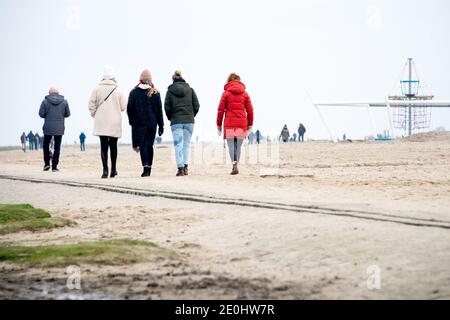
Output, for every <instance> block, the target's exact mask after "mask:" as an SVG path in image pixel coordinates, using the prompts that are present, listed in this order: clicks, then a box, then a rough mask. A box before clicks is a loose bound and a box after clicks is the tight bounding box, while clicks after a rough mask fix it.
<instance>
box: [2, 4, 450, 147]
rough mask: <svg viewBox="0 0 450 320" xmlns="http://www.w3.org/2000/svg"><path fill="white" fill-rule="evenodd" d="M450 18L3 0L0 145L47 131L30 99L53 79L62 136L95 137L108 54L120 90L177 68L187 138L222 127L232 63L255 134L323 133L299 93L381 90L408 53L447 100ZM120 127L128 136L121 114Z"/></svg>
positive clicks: (362, 129)
mask: <svg viewBox="0 0 450 320" xmlns="http://www.w3.org/2000/svg"><path fill="white" fill-rule="evenodd" d="M449 30H450V2H449V1H448V0H427V1H425V0H395V1H394V0H386V1H377V0H340V1H338V0H329V1H325V0H308V1H305V0H304V1H296V0H292V1H288V0H278V1H264V0H255V1H243V0H228V1H211V0H193V1H188V0H185V1H182V0H171V1H164V0H161V1H156V0H155V1H132V0H130V1H106V0H104V1H103V0H102V1H95V0H90V1H87V0H86V1H84V0H78V1H76V0H39V1H36V0H27V1H26V0H1V1H0V34H1V37H0V39H1V40H0V41H1V49H0V56H1V59H0V66H1V68H0V70H1V73H0V90H1V117H0V128H1V129H0V130H1V135H0V145H14V144H18V142H19V136H20V133H21V132H22V131H26V132H28V131H29V130H30V129H31V130H33V131H36V130H38V131H39V133H42V123H43V121H42V120H41V119H40V118H39V117H38V109H39V106H40V103H41V101H42V99H43V98H44V96H45V95H46V93H47V91H48V88H49V86H51V85H56V86H58V87H59V88H61V91H62V94H63V95H64V96H65V97H66V99H67V100H68V101H69V105H70V108H71V111H72V116H71V117H70V118H69V119H68V120H67V121H66V135H65V137H64V140H63V141H65V143H73V142H74V141H75V140H77V137H78V135H79V133H80V131H85V132H86V133H87V135H88V143H94V142H97V138H96V137H92V135H91V132H92V128H93V121H92V119H91V118H90V116H89V113H88V110H87V101H88V99H89V96H90V93H91V91H92V89H93V88H94V87H95V86H96V84H97V83H98V82H99V81H100V80H101V76H102V70H103V65H105V64H109V65H112V66H114V68H115V69H116V71H117V74H118V81H119V85H120V87H121V89H122V90H123V91H124V92H126V94H127V95H128V92H129V91H130V90H131V89H132V88H133V86H134V85H136V83H137V81H138V77H139V74H140V72H141V70H142V69H143V68H146V67H147V68H149V69H150V70H151V71H152V73H153V78H154V83H155V85H156V87H157V88H158V89H160V90H161V91H162V97H163V98H164V96H165V92H166V89H167V86H168V85H169V84H170V82H171V75H172V73H173V71H174V70H175V69H180V70H182V71H183V74H184V77H185V79H186V80H187V81H188V82H189V83H190V84H191V86H192V87H193V88H194V89H195V90H196V91H197V94H198V96H199V99H200V104H201V109H200V113H199V115H198V117H197V119H196V121H197V125H196V129H195V130H196V132H195V133H194V136H196V135H199V136H200V138H201V139H203V140H213V139H216V140H217V139H219V138H218V137H217V136H216V129H215V118H216V111H217V106H218V103H219V99H220V96H221V94H222V91H223V85H224V82H225V79H226V77H227V75H228V74H229V73H230V72H237V73H239V74H240V75H241V77H242V79H243V82H244V83H245V84H246V86H247V90H248V92H249V94H250V96H251V98H252V100H253V104H254V108H255V124H254V127H255V128H260V129H261V131H262V132H263V134H267V133H271V134H274V133H275V132H277V133H279V131H280V130H281V127H282V126H283V125H284V124H285V123H286V124H287V125H288V127H289V128H290V129H291V131H293V129H294V128H296V127H297V125H298V123H299V122H303V123H304V124H305V126H306V128H307V136H308V137H309V138H325V137H327V133H326V130H325V128H324V127H323V126H322V124H321V122H320V120H319V117H318V116H317V114H316V112H315V110H314V108H313V107H312V105H311V103H310V101H309V98H308V95H307V92H309V93H310V94H311V96H312V97H313V98H314V99H315V100H365V99H370V100H383V99H384V97H385V96H386V95H387V94H389V93H390V91H391V89H392V88H393V87H394V85H395V83H396V82H397V81H398V80H399V74H400V72H401V69H402V67H403V65H404V63H405V61H406V59H407V58H408V57H413V58H414V59H415V61H416V64H417V66H418V69H419V75H420V77H421V80H422V81H424V82H425V83H426V84H428V86H429V88H430V91H431V92H432V93H433V94H434V95H435V96H436V99H446V100H450V77H449V74H450V43H449V41H450V38H449V36H448V31H449ZM324 116H325V118H326V119H327V121H328V122H329V124H330V127H331V128H332V130H333V132H334V133H335V135H336V136H338V135H339V136H341V135H342V134H343V133H344V132H345V133H346V134H347V136H348V137H353V138H360V137H364V136H366V135H368V134H371V133H372V132H371V131H372V130H371V129H370V122H369V118H368V117H367V112H366V111H365V110H353V109H352V110H346V109H336V110H327V111H325V112H324ZM375 116H376V126H377V130H379V131H382V130H383V129H388V128H389V125H388V122H387V120H386V116H385V114H384V113H383V112H381V111H377V112H376V115H375ZM166 122H167V119H166ZM166 124H167V125H168V123H166ZM431 126H432V128H435V127H438V126H444V127H446V128H447V129H450V110H448V109H445V110H433V121H432V124H431ZM123 128H124V130H123V132H124V136H123V138H122V140H121V141H122V142H129V141H130V140H131V138H130V136H131V134H130V131H131V130H130V128H129V126H128V122H127V117H126V114H124V117H123ZM166 129H167V130H166V133H165V135H164V139H166V140H168V139H171V134H170V130H168V129H169V127H168V126H167V127H166ZM397 134H401V132H397Z"/></svg>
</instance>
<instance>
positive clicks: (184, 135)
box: [164, 71, 200, 177]
mask: <svg viewBox="0 0 450 320" xmlns="http://www.w3.org/2000/svg"><path fill="white" fill-rule="evenodd" d="M172 80H173V83H172V84H171V85H170V86H169V88H168V90H167V94H166V99H165V102H164V109H165V112H166V116H167V119H169V121H170V129H171V130H172V136H173V145H174V148H175V161H176V163H177V168H178V171H177V174H176V176H177V177H179V176H187V175H188V166H189V151H190V150H189V149H190V145H191V138H192V133H193V132H194V123H195V120H194V118H195V116H196V115H197V113H198V110H199V109H200V103H199V102H198V98H197V95H196V94H195V91H194V89H192V88H191V87H190V86H189V84H188V83H187V82H186V81H185V80H184V79H183V77H182V76H181V71H175V73H174V75H173V76H172Z"/></svg>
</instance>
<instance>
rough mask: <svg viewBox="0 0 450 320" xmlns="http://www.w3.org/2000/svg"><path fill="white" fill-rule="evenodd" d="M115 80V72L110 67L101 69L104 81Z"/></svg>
mask: <svg viewBox="0 0 450 320" xmlns="http://www.w3.org/2000/svg"><path fill="white" fill-rule="evenodd" d="M115 78H116V72H115V71H114V69H113V67H111V66H104V67H103V79H104V80H112V79H115Z"/></svg>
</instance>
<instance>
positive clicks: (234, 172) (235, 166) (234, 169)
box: [230, 163, 239, 176]
mask: <svg viewBox="0 0 450 320" xmlns="http://www.w3.org/2000/svg"><path fill="white" fill-rule="evenodd" d="M230 174H231V175H232V176H235V175H237V174H239V169H238V165H237V163H233V169H231V173H230Z"/></svg>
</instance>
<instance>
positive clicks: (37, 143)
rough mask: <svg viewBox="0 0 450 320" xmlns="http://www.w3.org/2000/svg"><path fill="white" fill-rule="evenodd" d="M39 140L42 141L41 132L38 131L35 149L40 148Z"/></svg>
mask: <svg viewBox="0 0 450 320" xmlns="http://www.w3.org/2000/svg"><path fill="white" fill-rule="evenodd" d="M39 141H41V136H40V135H39V133H37V132H36V134H35V135H34V149H35V150H38V149H39V148H40V143H39Z"/></svg>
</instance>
